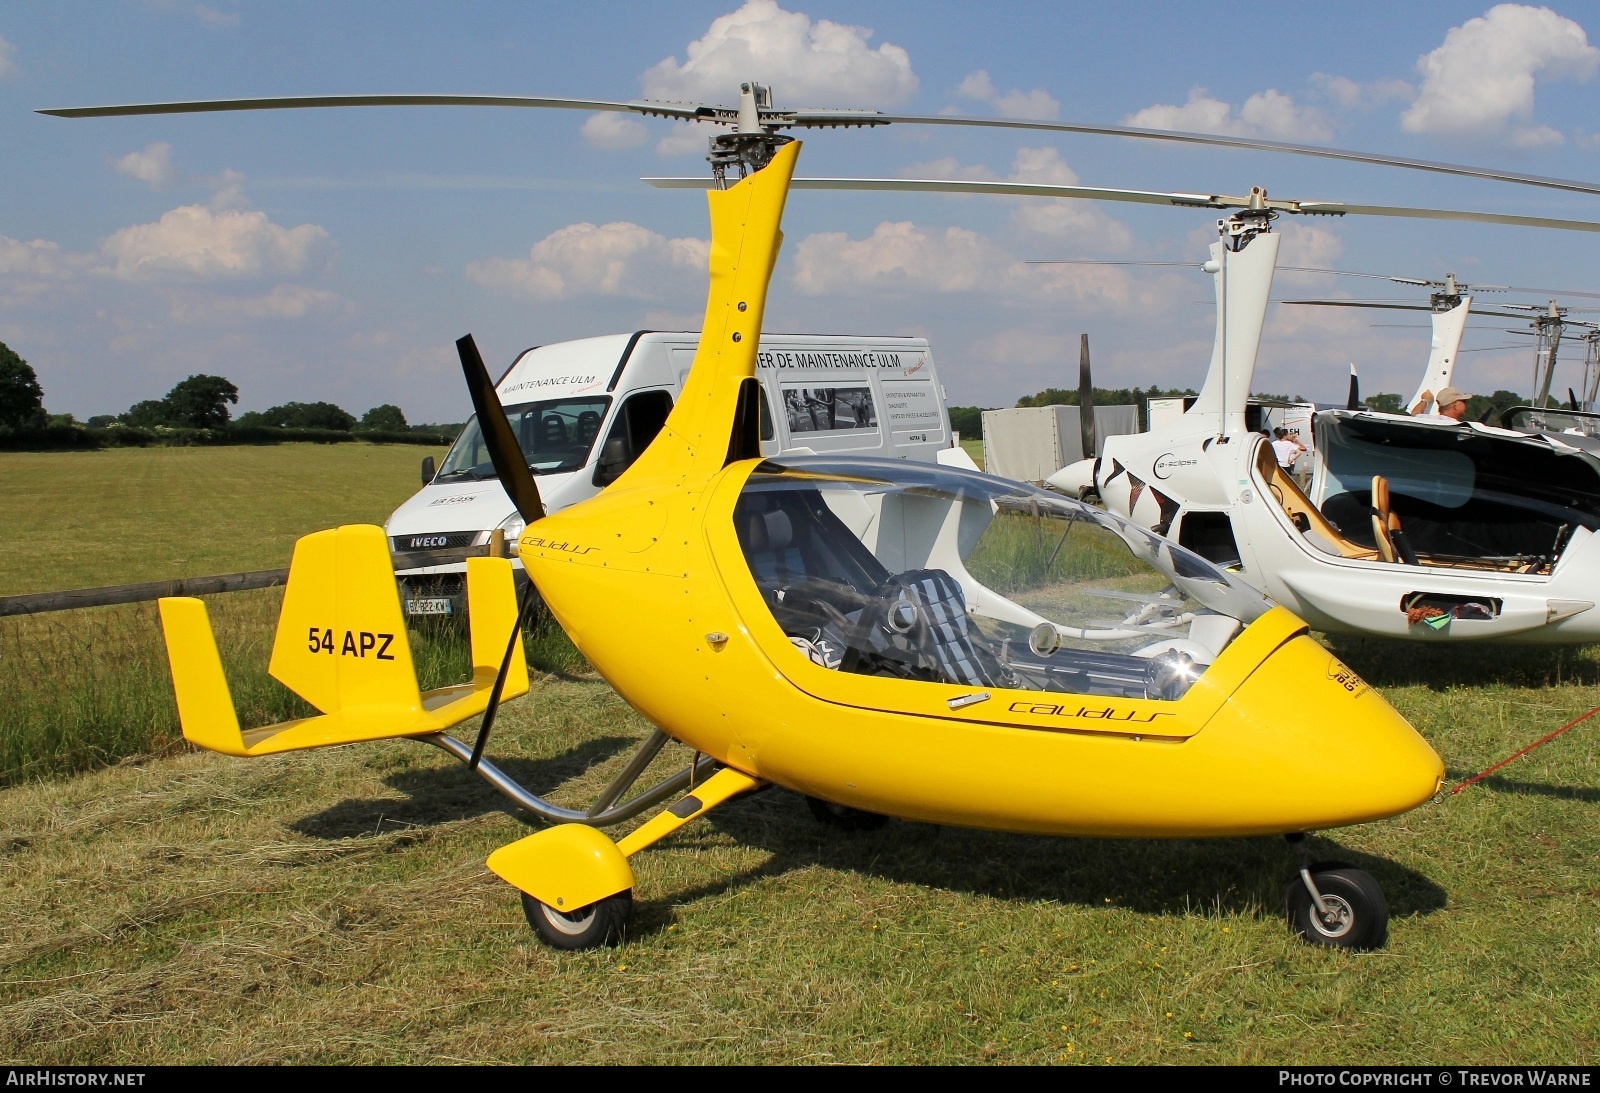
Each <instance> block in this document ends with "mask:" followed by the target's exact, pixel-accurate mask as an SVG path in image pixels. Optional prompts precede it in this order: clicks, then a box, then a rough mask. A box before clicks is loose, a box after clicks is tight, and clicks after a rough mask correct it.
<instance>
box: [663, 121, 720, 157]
mask: <svg viewBox="0 0 1600 1093" xmlns="http://www.w3.org/2000/svg"><path fill="white" fill-rule="evenodd" d="M720 132H724V130H723V129H722V127H721V126H717V125H706V124H705V123H703V122H689V123H688V124H685V123H683V122H678V123H675V124H674V125H673V126H672V129H671V131H670V132H668V133H667V135H666V136H664V137H662V138H661V139H660V140H659V141H657V142H656V152H657V153H658V154H660V155H663V156H687V155H696V156H703V155H705V154H706V149H707V147H708V146H709V145H710V142H711V138H712V137H714V136H716V135H717V134H718V133H720Z"/></svg>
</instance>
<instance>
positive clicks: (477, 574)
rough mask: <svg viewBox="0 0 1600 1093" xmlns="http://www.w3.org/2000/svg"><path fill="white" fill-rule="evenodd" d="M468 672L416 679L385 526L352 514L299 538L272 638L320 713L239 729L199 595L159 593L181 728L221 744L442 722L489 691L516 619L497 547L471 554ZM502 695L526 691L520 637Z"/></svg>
mask: <svg viewBox="0 0 1600 1093" xmlns="http://www.w3.org/2000/svg"><path fill="white" fill-rule="evenodd" d="M467 602H468V611H469V614H470V616H471V629H472V665H473V670H472V680H471V682H469V683H464V684H460V685H458V686H453V687H441V688H439V689H437V690H432V691H426V692H423V691H420V690H419V688H418V685H417V677H416V670H415V668H414V666H413V662H412V658H411V644H410V641H409V640H408V639H407V635H406V628H405V621H404V616H402V615H401V613H400V596H399V591H398V589H397V587H396V584H395V577H394V565H393V563H392V561H391V560H390V557H389V551H388V544H387V543H386V542H385V540H384V537H383V531H382V529H381V528H377V527H371V526H366V525H353V526H348V527H342V528H338V529H336V530H334V531H322V532H317V533H316V534H313V535H308V536H306V537H304V538H303V539H301V540H300V541H299V542H298V543H297V544H296V545H295V553H294V562H293V564H292V565H291V566H290V569H289V585H288V588H287V589H286V590H285V591H284V603H283V609H282V611H281V612H280V614H279V616H278V633H277V637H276V639H275V641H274V643H273V655H272V665H271V668H270V671H271V673H272V675H273V676H274V677H275V678H276V679H278V680H279V681H280V682H282V683H283V684H284V685H285V686H287V687H289V688H290V689H291V690H293V691H294V692H295V693H296V694H298V695H300V696H301V697H302V698H304V699H306V701H308V702H310V703H311V704H312V705H313V706H315V707H317V709H319V710H321V711H322V714H321V716H318V717H309V718H304V719H302V720H298V721H287V722H284V723H282V724H278V725H268V726H265V727H263V728H258V729H249V730H243V731H241V729H240V727H239V719H238V714H237V713H236V712H235V710H234V706H233V699H232V696H231V694H230V692H229V689H228V681H227V678H226V676H225V675H224V673H223V669H222V658H221V656H220V654H219V653H218V651H217V642H216V638H215V636H214V635H213V633H212V630H211V622H210V618H209V616H208V614H207V612H206V605H205V603H204V601H202V600H199V599H194V598H187V597H185V598H168V599H163V600H162V601H161V603H160V609H161V626H162V630H163V633H164V635H165V638H166V644H167V659H168V662H169V663H170V664H171V667H172V682H173V687H174V689H175V690H176V692H177V697H178V715H179V720H180V721H181V722H182V724H183V735H184V738H185V739H186V740H188V741H189V742H190V743H191V744H194V745H196V746H197V747H202V748H206V749H208V750H210V751H216V752H221V753H223V754H224V755H241V756H255V755H268V754H272V753H275V752H283V751H298V750H301V749H305V748H319V747H327V746H329V745H333V744H351V743H356V742H358V741H363V740H381V739H385V738H388V737H404V736H422V735H426V734H428V733H435V732H442V731H444V730H446V729H448V728H450V727H452V726H454V725H457V724H460V723H461V722H462V721H465V720H467V719H468V718H471V717H475V716H477V715H478V714H480V713H482V712H483V711H484V709H485V708H486V707H487V706H488V703H489V694H490V692H491V690H492V689H493V687H494V681H495V675H496V673H497V672H498V670H499V666H500V661H501V658H502V657H504V655H505V651H506V646H507V644H508V643H509V642H511V641H512V640H513V636H512V629H513V627H514V626H515V624H516V619H517V601H516V586H515V582H514V580H513V577H512V569H511V562H510V561H509V560H507V559H505V558H472V559H469V560H468V563H467ZM515 643H516V647H515V649H514V651H513V656H512V659H511V668H510V671H509V672H508V675H507V678H506V688H505V693H504V695H503V700H504V699H512V698H516V697H518V696H520V695H524V694H527V692H528V663H527V660H526V658H525V656H524V654H523V650H522V637H521V635H520V634H517V635H516V636H515Z"/></svg>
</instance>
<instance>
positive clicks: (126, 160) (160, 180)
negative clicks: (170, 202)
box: [116, 140, 178, 190]
mask: <svg viewBox="0 0 1600 1093" xmlns="http://www.w3.org/2000/svg"><path fill="white" fill-rule="evenodd" d="M116 168H117V171H118V172H119V173H121V174H125V175H128V176H130V177H132V178H136V179H138V180H139V181H140V182H146V183H149V184H150V186H151V187H152V188H154V189H157V190H159V189H161V188H162V187H164V186H171V185H172V184H173V183H174V182H176V181H178V169H177V168H176V167H174V166H173V164H172V145H170V144H168V143H167V142H166V141H164V140H158V141H156V142H155V143H154V144H147V145H145V146H144V148H143V150H141V151H138V152H129V153H128V154H127V155H125V156H123V157H122V158H121V159H119V160H117V163H116Z"/></svg>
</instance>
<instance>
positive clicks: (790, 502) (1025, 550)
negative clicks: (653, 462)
mask: <svg viewBox="0 0 1600 1093" xmlns="http://www.w3.org/2000/svg"><path fill="white" fill-rule="evenodd" d="M734 521H735V525H736V531H737V533H738V536H739V542H740V545H741V546H742V548H743V550H744V555H745V559H746V561H747V562H748V564H749V566H750V572H751V575H752V576H753V577H754V578H755V582H756V584H757V586H758V587H759V589H760V590H761V594H762V599H763V602H764V603H765V604H766V606H767V608H768V609H769V610H770V611H771V612H772V614H773V617H774V618H775V619H776V620H777V622H778V624H779V626H780V627H781V628H782V630H783V632H784V634H785V635H787V637H788V639H789V642H790V644H791V645H793V646H794V649H795V651H796V654H797V655H799V656H803V657H806V658H808V659H809V660H811V661H812V662H813V663H815V664H818V665H821V666H823V667H825V668H829V669H835V670H838V671H843V672H855V673H860V674H865V675H878V676H888V677H896V678H903V679H918V680H926V681H931V682H942V683H954V684H959V685H964V686H972V687H1001V688H1021V689H1029V690H1042V691H1061V692H1070V693H1076V694H1096V695H1113V696H1119V697H1131V698H1165V699H1175V698H1177V697H1180V696H1181V694H1182V692H1183V690H1186V689H1187V687H1188V685H1189V684H1190V683H1192V682H1193V680H1194V679H1196V678H1198V676H1199V674H1200V673H1201V672H1202V671H1203V670H1204V668H1205V666H1206V665H1208V664H1210V663H1211V662H1212V661H1213V660H1214V659H1215V658H1216V656H1217V655H1218V654H1219V653H1220V652H1221V651H1222V649H1223V647H1225V646H1226V645H1227V643H1228V641H1230V640H1231V639H1232V637H1233V636H1234V634H1236V633H1237V632H1238V631H1239V629H1240V627H1241V626H1244V625H1248V624H1249V623H1250V622H1251V621H1253V620H1254V619H1255V618H1257V617H1258V616H1259V615H1260V614H1261V613H1262V612H1263V611H1265V610H1266V609H1267V608H1268V606H1269V605H1268V604H1267V602H1266V601H1265V600H1263V599H1262V598H1261V596H1260V594H1259V593H1257V592H1255V591H1254V590H1252V589H1251V588H1249V587H1248V586H1247V585H1245V584H1243V583H1242V582H1240V581H1238V580H1237V579H1235V578H1234V577H1232V576H1230V575H1229V574H1227V573H1225V572H1223V571H1222V570H1220V569H1218V568H1217V567H1216V566H1214V565H1212V564H1211V563H1210V562H1208V561H1206V560H1205V559H1203V558H1201V557H1199V556H1198V555H1196V554H1193V553H1191V552H1190V551H1188V550H1185V549H1184V548H1182V547H1180V546H1178V545H1177V544H1175V543H1172V542H1170V541H1168V540H1166V539H1162V538H1160V537H1159V536H1156V535H1154V534H1152V533H1150V532H1149V531H1146V530H1145V529H1143V528H1141V527H1138V526H1136V525H1135V524H1133V523H1131V522H1129V521H1127V520H1124V519H1122V518H1120V517H1117V516H1113V515H1111V514H1109V513H1106V512H1103V511H1101V510H1099V509H1096V508H1093V507H1092V506H1090V505H1087V504H1084V503H1082V502H1079V501H1074V500H1069V499H1067V498H1065V497H1062V496H1060V495H1057V494H1053V493H1049V492H1046V491H1044V490H1040V489H1035V488H1033V487H1031V486H1025V485H1020V484H1018V483H1015V482H1009V481H1006V480H1004V479H1000V478H992V477H990V476H988V475H982V474H976V473H973V472H970V471H962V470H955V469H952V468H947V467H939V466H930V465H927V464H919V463H909V462H906V461H901V460H878V459H859V460H849V461H844V460H837V459H823V458H795V459H784V460H782V461H781V462H770V461H769V462H766V463H763V464H761V466H760V467H758V468H757V470H756V471H755V472H754V473H753V474H752V475H751V476H750V477H749V479H748V480H747V482H746V484H745V487H744V490H743V493H742V495H741V496H740V498H739V501H738V504H737V506H736V508H735V510H734Z"/></svg>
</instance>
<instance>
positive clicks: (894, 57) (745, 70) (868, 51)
mask: <svg viewBox="0 0 1600 1093" xmlns="http://www.w3.org/2000/svg"><path fill="white" fill-rule="evenodd" d="M870 37H872V31H871V30H869V29H868V28H866V27H858V26H847V25H845V24H843V23H834V22H830V21H829V20H827V19H818V20H817V21H816V22H814V23H813V22H812V21H811V19H810V17H809V16H807V15H806V14H805V13H804V12H797V11H785V10H783V9H782V8H780V7H779V6H778V5H777V3H776V0H746V2H745V5H744V6H743V7H741V8H740V9H739V10H738V11H735V12H731V13H729V14H727V15H721V16H718V17H717V18H716V19H714V20H713V21H712V23H711V28H710V29H709V30H707V31H706V33H705V36H704V37H702V38H700V39H699V40H698V41H694V42H690V43H689V46H688V50H687V53H688V59H687V60H686V61H684V62H683V63H682V64H679V63H678V59H677V57H668V58H667V59H665V60H664V61H662V62H661V63H660V64H657V65H656V66H655V67H654V68H651V69H649V70H648V71H646V72H645V73H644V75H643V76H642V77H641V78H640V81H641V83H642V84H643V86H644V94H645V97H646V98H651V99H673V100H680V101H682V100H689V101H705V102H712V103H724V104H727V105H730V106H731V105H733V104H734V103H735V102H736V101H737V99H738V95H739V84H740V83H742V82H745V81H749V80H755V81H758V82H760V83H764V84H767V85H769V86H771V87H772V88H773V94H774V101H775V103H776V104H778V105H787V106H799V107H806V106H810V107H829V106H835V107H847V106H862V107H878V108H882V107H889V106H898V105H900V104H901V103H904V102H906V101H908V100H909V99H910V98H911V96H912V95H914V94H916V90H917V77H916V75H915V74H914V73H913V72H912V71H911V58H910V56H909V55H908V54H907V53H906V51H905V50H903V49H901V48H900V47H899V46H896V45H890V44H888V43H884V44H883V45H880V46H878V47H877V48H876V49H873V48H871V47H870V46H868V45H867V39H868V38H870Z"/></svg>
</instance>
